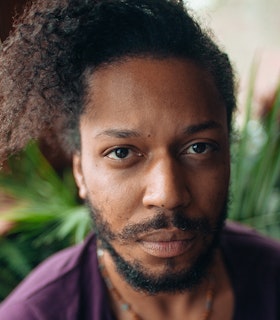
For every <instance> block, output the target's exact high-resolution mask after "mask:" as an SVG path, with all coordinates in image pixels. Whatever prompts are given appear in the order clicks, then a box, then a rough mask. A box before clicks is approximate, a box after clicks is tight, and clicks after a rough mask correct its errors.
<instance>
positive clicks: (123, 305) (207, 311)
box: [97, 248, 215, 320]
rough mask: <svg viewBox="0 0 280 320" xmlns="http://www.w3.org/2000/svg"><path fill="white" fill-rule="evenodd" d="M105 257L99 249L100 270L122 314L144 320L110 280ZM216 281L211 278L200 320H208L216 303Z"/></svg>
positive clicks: (133, 318) (134, 319) (136, 319)
mask: <svg viewBox="0 0 280 320" xmlns="http://www.w3.org/2000/svg"><path fill="white" fill-rule="evenodd" d="M103 255H104V251H103V249H100V248H99V249H97V257H98V262H99V269H100V272H101V274H102V277H103V279H104V281H105V283H106V286H107V288H108V290H109V291H110V292H111V294H112V295H113V296H114V297H115V299H116V301H117V303H118V306H119V308H120V309H121V311H122V312H127V313H129V314H130V317H131V319H132V320H142V318H141V317H140V316H139V315H138V314H137V313H135V311H134V310H133V309H132V307H131V305H130V304H128V303H127V302H126V301H125V300H124V299H123V297H122V296H121V294H120V293H119V291H118V290H117V289H116V288H115V287H114V286H113V284H112V282H111V280H110V278H109V274H108V272H107V270H106V268H105V265H104V263H103V262H102V260H103ZM214 287H215V281H214V278H213V277H210V278H209V285H208V288H207V292H206V299H205V305H204V311H203V313H202V316H201V318H200V320H208V319H209V317H210V315H211V312H212V309H213V302H214V295H215V290H214Z"/></svg>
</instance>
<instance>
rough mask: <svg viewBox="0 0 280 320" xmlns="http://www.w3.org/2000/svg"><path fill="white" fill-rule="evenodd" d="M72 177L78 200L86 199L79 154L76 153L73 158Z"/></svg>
mask: <svg viewBox="0 0 280 320" xmlns="http://www.w3.org/2000/svg"><path fill="white" fill-rule="evenodd" d="M73 175H74V178H75V181H76V184H77V186H78V190H79V196H80V198H82V199H86V197H87V188H86V185H85V179H84V175H83V169H82V159H81V155H80V153H76V154H74V156H73Z"/></svg>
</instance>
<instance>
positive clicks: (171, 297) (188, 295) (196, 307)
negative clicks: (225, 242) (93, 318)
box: [101, 251, 226, 320]
mask: <svg viewBox="0 0 280 320" xmlns="http://www.w3.org/2000/svg"><path fill="white" fill-rule="evenodd" d="M101 264H102V265H104V267H105V270H106V277H107V278H108V279H109V281H110V282H111V288H113V290H110V289H109V290H108V292H109V297H110V300H111V306H112V309H113V312H114V313H115V315H116V317H117V319H125V320H126V319H142V320H145V319H155V320H156V319H174V320H175V319H183V317H182V315H188V318H189V319H198V320H201V319H207V320H208V319H212V317H213V315H211V313H212V311H213V310H212V309H213V308H214V306H212V305H211V302H212V301H214V299H212V297H211V294H213V292H214V290H215V296H216V294H217V295H218V296H220V292H219V291H220V290H219V287H220V288H223V287H224V286H225V284H223V282H224V277H221V274H222V273H224V271H223V270H224V267H223V263H222V259H221V257H220V253H219V251H217V252H216V254H215V258H214V260H213V265H212V266H211V270H215V272H213V273H212V272H209V274H208V275H207V276H206V277H205V278H204V279H202V281H201V283H200V284H199V285H197V286H196V287H195V288H193V289H192V290H188V291H185V292H183V293H178V294H168V293H161V294H157V295H147V294H145V293H143V292H140V291H136V290H134V289H133V288H132V287H131V286H130V285H128V284H127V282H126V281H125V280H124V279H123V278H122V277H121V276H120V275H119V274H118V272H117V271H116V269H115V265H114V262H113V261H112V259H111V256H110V254H109V253H108V252H106V251H104V254H103V256H102V257H101ZM216 271H217V272H216ZM221 271H223V272H222V273H221ZM216 273H217V274H216ZM218 274H219V276H218ZM103 277H104V275H103ZM213 278H214V279H216V280H215V282H213ZM207 304H210V308H209V310H210V312H208V311H207V308H206V305H207ZM212 307H213V308H212ZM127 308H128V309H129V308H130V311H129V312H127V310H126V309H127ZM207 312H208V313H207ZM206 313H207V314H206ZM132 315H133V316H132ZM215 319H218V318H216V317H215ZM221 319H222V318H221ZM224 319H226V318H224Z"/></svg>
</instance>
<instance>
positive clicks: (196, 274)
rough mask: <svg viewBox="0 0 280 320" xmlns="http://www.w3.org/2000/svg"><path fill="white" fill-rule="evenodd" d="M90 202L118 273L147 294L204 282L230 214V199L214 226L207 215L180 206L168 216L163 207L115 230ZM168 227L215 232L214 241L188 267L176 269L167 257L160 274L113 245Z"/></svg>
mask: <svg viewBox="0 0 280 320" xmlns="http://www.w3.org/2000/svg"><path fill="white" fill-rule="evenodd" d="M87 205H88V207H89V210H90V212H91V215H92V217H93V220H94V223H93V229H94V232H95V234H96V236H97V239H98V240H100V243H101V246H102V248H103V249H104V250H107V251H108V252H109V254H110V256H111V257H112V259H113V262H114V264H115V267H116V270H117V272H118V274H119V275H120V276H121V277H122V278H123V279H124V280H125V281H126V282H127V283H128V284H129V285H130V286H131V287H132V288H134V289H135V290H136V291H140V292H143V293H145V294H148V295H155V294H158V293H169V294H175V293H178V292H179V293H180V292H184V291H186V290H191V289H193V288H194V287H196V286H197V285H199V284H200V283H201V281H202V280H203V279H204V278H205V277H206V276H207V273H208V270H209V267H210V266H211V264H212V262H213V257H214V253H215V249H216V248H217V247H218V245H219V242H220V241H219V240H220V234H221V231H222V228H223V226H224V221H225V219H226V216H227V203H226V204H225V205H224V207H223V210H222V212H221V213H220V215H219V217H218V220H217V222H216V224H215V226H214V227H213V226H211V225H210V222H209V220H208V219H207V218H187V217H185V216H184V214H183V212H182V211H180V210H176V211H174V214H173V217H172V219H171V220H170V218H168V217H167V215H166V214H164V211H161V212H160V211H159V212H158V214H157V215H156V216H155V217H153V218H152V219H151V220H149V221H145V222H143V223H141V224H140V223H139V224H136V225H128V226H127V227H125V228H124V230H123V231H122V232H121V233H119V234H115V233H114V232H113V231H112V229H111V226H110V225H109V223H108V222H107V221H105V220H104V219H103V217H102V213H101V212H100V211H99V210H98V209H97V208H95V207H94V206H93V205H92V204H91V203H90V202H89V201H87ZM168 227H175V228H178V229H180V230H182V231H186V232H190V231H191V232H196V233H200V234H201V235H203V237H204V238H205V237H206V236H212V239H211V241H210V242H209V243H208V245H207V246H206V247H205V250H204V251H203V252H202V253H201V254H200V255H199V256H198V257H197V259H196V261H195V262H194V263H193V264H192V266H191V267H190V268H188V269H183V270H179V271H176V272H174V271H173V268H172V265H173V264H172V258H170V259H167V260H166V266H165V272H164V273H163V274H161V275H158V274H155V273H151V272H149V270H148V269H147V268H145V266H143V264H141V262H140V261H137V260H135V261H133V262H129V261H127V260H125V259H124V258H123V257H122V256H121V255H120V254H119V253H118V252H117V251H116V250H115V248H114V247H113V245H112V241H113V240H116V239H119V240H122V241H123V240H126V241H127V240H134V239H136V238H137V235H139V234H143V232H147V231H151V230H159V229H164V228H168Z"/></svg>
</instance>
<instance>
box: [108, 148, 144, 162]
mask: <svg viewBox="0 0 280 320" xmlns="http://www.w3.org/2000/svg"><path fill="white" fill-rule="evenodd" d="M133 155H137V156H138V157H140V156H141V154H140V153H139V152H135V151H133V150H132V149H131V148H128V147H117V148H115V149H113V150H111V151H110V152H108V153H107V154H106V156H107V157H108V158H110V159H113V160H123V159H128V158H131V157H133Z"/></svg>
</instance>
